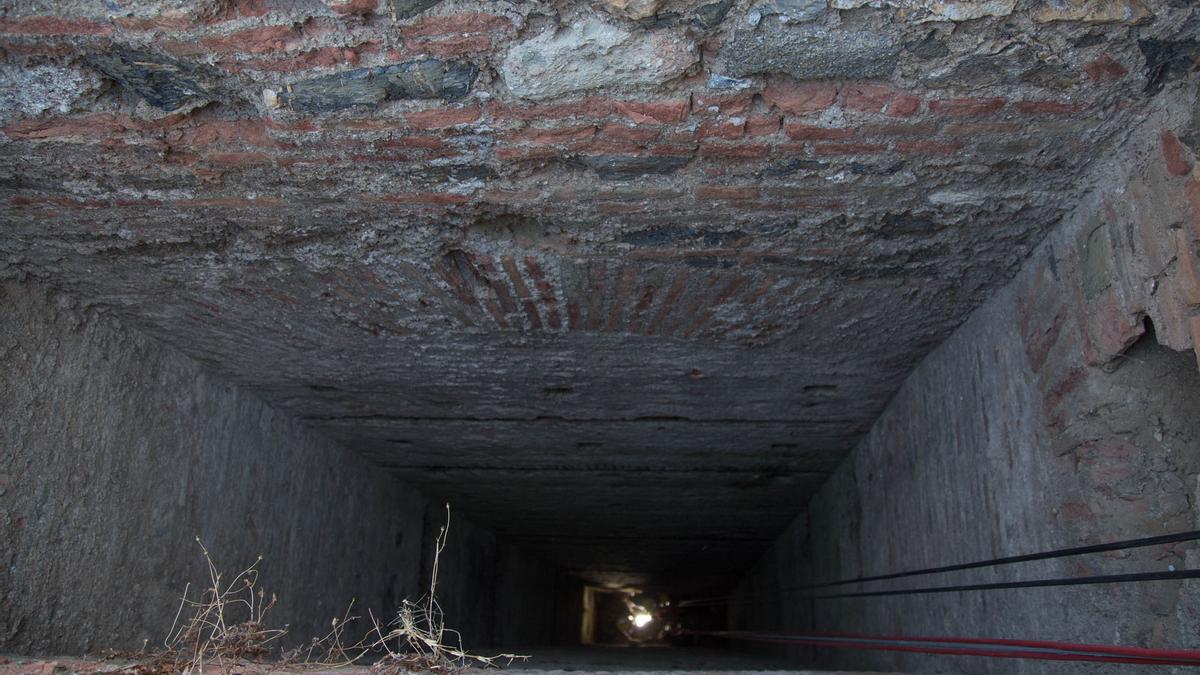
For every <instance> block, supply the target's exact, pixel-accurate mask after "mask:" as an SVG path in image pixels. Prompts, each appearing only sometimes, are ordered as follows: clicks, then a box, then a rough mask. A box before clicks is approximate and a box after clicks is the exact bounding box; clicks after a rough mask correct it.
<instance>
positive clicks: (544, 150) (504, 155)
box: [496, 145, 562, 162]
mask: <svg viewBox="0 0 1200 675" xmlns="http://www.w3.org/2000/svg"><path fill="white" fill-rule="evenodd" d="M561 156H562V153H561V152H560V151H559V150H558V149H557V148H554V147H550V146H545V145H543V146H537V147H532V148H530V147H525V148H520V147H518V148H513V147H500V148H496V159H499V160H501V161H505V162H523V161H529V160H535V159H536V160H549V159H555V158H557V157H561Z"/></svg>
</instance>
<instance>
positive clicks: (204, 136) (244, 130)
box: [166, 119, 276, 148]
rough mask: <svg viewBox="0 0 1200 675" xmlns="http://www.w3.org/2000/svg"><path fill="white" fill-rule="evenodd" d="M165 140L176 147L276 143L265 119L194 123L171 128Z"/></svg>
mask: <svg viewBox="0 0 1200 675" xmlns="http://www.w3.org/2000/svg"><path fill="white" fill-rule="evenodd" d="M166 141H167V142H168V143H170V144H171V145H172V146H178V147H188V148H196V147H207V146H213V145H232V144H238V145H257V146H272V145H276V143H275V141H273V140H272V139H271V137H270V136H269V134H268V131H267V123H266V120H262V119H247V120H210V121H205V122H200V123H198V124H195V125H190V126H181V127H175V128H173V129H171V130H170V131H169V132H168V133H167V135H166Z"/></svg>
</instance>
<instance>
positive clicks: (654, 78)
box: [500, 18, 699, 100]
mask: <svg viewBox="0 0 1200 675" xmlns="http://www.w3.org/2000/svg"><path fill="white" fill-rule="evenodd" d="M698 59H699V56H698V53H697V51H696V47H695V45H694V44H693V43H692V42H690V41H688V40H686V39H684V38H682V37H680V36H678V35H675V34H673V33H671V32H668V31H650V32H638V33H633V32H631V31H629V30H627V29H625V28H624V27H621V26H618V25H615V24H611V23H608V22H606V21H601V20H599V19H595V18H589V19H585V20H583V21H579V22H577V23H574V24H571V25H569V26H565V27H563V28H561V29H559V30H551V31H547V32H545V33H542V34H540V35H537V36H535V37H533V38H530V39H529V40H526V41H524V42H521V43H519V44H517V45H515V46H513V48H512V49H511V50H510V51H509V52H508V55H507V56H506V57H505V58H504V61H503V63H501V65H500V75H501V77H502V78H503V79H504V83H505V84H506V85H508V89H509V91H511V92H512V93H513V94H514V95H515V96H517V97H520V98H527V99H535V100H538V99H548V98H554V97H557V96H562V95H564V94H571V93H574V92H582V91H588V92H593V91H597V90H606V89H628V88H639V87H646V86H651V85H656V84H661V83H663V82H666V81H667V80H670V79H673V78H676V77H679V76H680V75H683V74H684V73H685V72H686V71H687V70H688V68H690V67H691V66H692V65H693V64H694V63H696V61H697V60H698Z"/></svg>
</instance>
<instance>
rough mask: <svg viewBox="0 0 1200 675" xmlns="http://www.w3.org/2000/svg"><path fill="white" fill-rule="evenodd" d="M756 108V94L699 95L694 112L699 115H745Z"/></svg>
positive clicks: (694, 105)
mask: <svg viewBox="0 0 1200 675" xmlns="http://www.w3.org/2000/svg"><path fill="white" fill-rule="evenodd" d="M752 107H754V94H752V93H749V92H745V93H741V94H722V95H704V94H697V95H696V96H695V98H694V100H693V105H692V110H693V112H695V113H696V114H697V115H714V114H720V115H745V114H746V113H748V112H750V109H751V108H752Z"/></svg>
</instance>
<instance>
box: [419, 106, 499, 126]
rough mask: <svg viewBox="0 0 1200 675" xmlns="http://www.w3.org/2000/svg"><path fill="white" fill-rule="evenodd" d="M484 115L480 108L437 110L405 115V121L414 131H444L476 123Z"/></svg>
mask: <svg viewBox="0 0 1200 675" xmlns="http://www.w3.org/2000/svg"><path fill="white" fill-rule="evenodd" d="M482 115H483V111H482V110H481V109H479V108H436V109H434V110H415V111H413V112H408V113H404V121H405V122H407V123H408V126H409V127H411V128H413V129H443V128H445V127H452V126H455V125H456V124H470V123H471V122H476V121H478V120H479V118H480V116H482Z"/></svg>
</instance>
